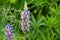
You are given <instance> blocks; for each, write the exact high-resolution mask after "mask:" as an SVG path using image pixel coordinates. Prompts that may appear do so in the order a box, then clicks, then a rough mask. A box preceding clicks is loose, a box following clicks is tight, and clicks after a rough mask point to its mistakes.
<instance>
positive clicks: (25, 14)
mask: <svg viewBox="0 0 60 40" xmlns="http://www.w3.org/2000/svg"><path fill="white" fill-rule="evenodd" d="M21 19H22V22H21V28H22V31H23V33H24V40H26V36H27V32H29V28H30V25H29V23H30V11H28V7H27V3H26V2H25V5H24V11H22V13H21Z"/></svg>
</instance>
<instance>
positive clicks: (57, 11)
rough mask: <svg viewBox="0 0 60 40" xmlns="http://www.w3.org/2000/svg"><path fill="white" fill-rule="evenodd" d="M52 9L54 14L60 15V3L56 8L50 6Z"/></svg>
mask: <svg viewBox="0 0 60 40" xmlns="http://www.w3.org/2000/svg"><path fill="white" fill-rule="evenodd" d="M50 10H51V11H52V14H57V15H60V5H59V6H58V5H56V8H54V7H50Z"/></svg>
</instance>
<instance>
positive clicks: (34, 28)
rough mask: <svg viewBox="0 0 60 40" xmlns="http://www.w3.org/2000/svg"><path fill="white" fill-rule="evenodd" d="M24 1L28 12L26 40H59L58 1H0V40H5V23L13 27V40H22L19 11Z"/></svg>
mask: <svg viewBox="0 0 60 40" xmlns="http://www.w3.org/2000/svg"><path fill="white" fill-rule="evenodd" d="M25 1H27V3H28V8H29V11H30V32H29V33H27V40H60V0H0V40H5V38H6V37H5V34H4V32H5V26H6V24H7V23H10V24H11V25H12V27H13V30H14V40H23V37H24V34H23V32H22V30H21V11H22V10H23V6H24V2H25ZM19 10H21V11H19ZM17 34H18V35H17Z"/></svg>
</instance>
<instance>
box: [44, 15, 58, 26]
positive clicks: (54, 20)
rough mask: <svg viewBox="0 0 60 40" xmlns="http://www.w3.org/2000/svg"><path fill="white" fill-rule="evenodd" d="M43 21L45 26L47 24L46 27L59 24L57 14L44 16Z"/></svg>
mask: <svg viewBox="0 0 60 40" xmlns="http://www.w3.org/2000/svg"><path fill="white" fill-rule="evenodd" d="M44 22H45V24H46V26H48V27H57V26H58V24H59V20H58V18H57V16H55V17H53V16H51V17H48V16H47V18H44Z"/></svg>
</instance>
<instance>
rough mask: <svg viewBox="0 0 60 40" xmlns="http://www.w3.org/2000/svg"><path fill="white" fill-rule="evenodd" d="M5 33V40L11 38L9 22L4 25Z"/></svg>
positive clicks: (11, 39)
mask: <svg viewBox="0 0 60 40" xmlns="http://www.w3.org/2000/svg"><path fill="white" fill-rule="evenodd" d="M5 35H6V40H13V30H12V26H11V25H10V24H7V25H6V31H5Z"/></svg>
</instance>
